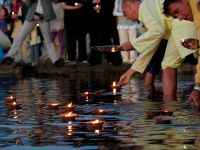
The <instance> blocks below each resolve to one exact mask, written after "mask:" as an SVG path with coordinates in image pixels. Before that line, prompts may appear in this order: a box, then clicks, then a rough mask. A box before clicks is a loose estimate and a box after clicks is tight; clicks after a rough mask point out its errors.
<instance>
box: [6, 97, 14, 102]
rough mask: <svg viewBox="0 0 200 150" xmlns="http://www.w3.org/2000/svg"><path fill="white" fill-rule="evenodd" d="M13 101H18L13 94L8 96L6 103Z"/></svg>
mask: <svg viewBox="0 0 200 150" xmlns="http://www.w3.org/2000/svg"><path fill="white" fill-rule="evenodd" d="M13 102H16V97H14V96H12V95H11V96H9V97H7V98H6V103H13Z"/></svg>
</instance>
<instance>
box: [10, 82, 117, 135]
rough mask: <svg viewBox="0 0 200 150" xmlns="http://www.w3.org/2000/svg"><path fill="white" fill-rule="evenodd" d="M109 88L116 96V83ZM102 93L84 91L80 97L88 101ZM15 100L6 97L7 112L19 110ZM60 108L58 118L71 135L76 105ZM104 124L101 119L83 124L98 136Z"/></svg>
mask: <svg viewBox="0 0 200 150" xmlns="http://www.w3.org/2000/svg"><path fill="white" fill-rule="evenodd" d="M111 87H112V92H113V95H116V93H117V87H116V82H113V83H112V85H111ZM103 92H104V90H99V91H96V92H94V93H92V92H88V91H86V92H84V93H81V97H84V98H85V99H86V101H88V100H89V97H90V96H91V95H92V94H96V95H101V94H102V93H103ZM16 100H17V99H16V97H15V96H13V95H11V96H8V97H6V104H7V105H8V108H9V110H16V109H19V108H20V104H18V103H17V101H16ZM47 107H48V109H49V110H57V109H59V108H60V107H61V103H57V102H54V103H49V104H47ZM62 108H63V110H64V111H63V113H61V114H60V117H61V118H62V121H63V122H68V126H67V131H69V132H70V133H71V132H72V125H71V121H75V119H76V117H78V114H76V113H75V112H74V110H75V108H76V105H73V104H72V102H71V103H69V104H67V105H65V106H62ZM92 114H93V115H105V114H106V111H105V110H103V109H96V110H94V111H92ZM104 123H105V121H104V120H102V119H93V120H90V121H87V122H86V123H85V124H86V126H87V128H88V129H89V130H90V131H94V132H95V133H98V134H99V132H100V131H102V130H103V124H104Z"/></svg>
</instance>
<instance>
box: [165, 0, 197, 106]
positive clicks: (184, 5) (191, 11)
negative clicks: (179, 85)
mask: <svg viewBox="0 0 200 150" xmlns="http://www.w3.org/2000/svg"><path fill="white" fill-rule="evenodd" d="M164 13H165V15H167V16H169V15H170V16H172V17H174V18H178V19H179V20H188V21H191V22H194V24H195V25H196V28H197V39H198V40H200V1H198V0H165V2H164ZM180 27H181V26H180ZM183 32H184V30H183ZM186 38H187V37H186ZM188 38H189V37H188ZM186 41H187V40H186ZM183 44H184V43H183ZM195 44H197V43H195ZM184 46H186V47H188V48H192V47H191V46H193V44H192V43H189V44H188V45H184ZM198 48H200V46H199V44H197V45H196V46H195V47H193V49H198ZM197 53H198V64H197V68H196V69H197V73H196V75H195V86H194V88H193V91H192V93H191V94H190V100H191V101H192V102H194V104H195V105H196V106H200V51H199V50H198V51H197Z"/></svg>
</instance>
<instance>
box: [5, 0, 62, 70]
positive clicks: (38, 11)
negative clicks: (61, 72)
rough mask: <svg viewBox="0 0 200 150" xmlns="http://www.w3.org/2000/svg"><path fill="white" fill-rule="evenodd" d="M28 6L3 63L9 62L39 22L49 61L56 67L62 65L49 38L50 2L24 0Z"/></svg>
mask: <svg viewBox="0 0 200 150" xmlns="http://www.w3.org/2000/svg"><path fill="white" fill-rule="evenodd" d="M26 4H27V6H28V12H27V15H26V19H25V22H24V24H23V26H22V29H21V31H20V33H19V34H18V36H17V38H16V40H15V41H14V43H13V44H12V46H11V49H10V50H9V51H8V53H7V54H6V58H5V59H4V63H6V64H11V63H12V62H13V57H14V56H15V55H16V53H17V52H18V50H19V48H20V47H21V44H22V42H23V41H24V40H25V38H26V37H27V36H28V35H29V34H30V33H31V31H32V30H33V28H34V26H35V25H36V23H37V22H39V23H40V29H41V33H42V36H43V38H44V43H45V46H46V49H47V51H48V54H49V56H50V58H51V61H52V62H53V63H54V64H55V66H56V67H61V66H63V65H64V61H63V60H62V59H59V58H58V56H57V55H56V52H55V47H54V44H53V42H52V41H51V38H50V20H52V19H54V18H55V14H54V11H53V7H52V3H51V1H50V0H26Z"/></svg>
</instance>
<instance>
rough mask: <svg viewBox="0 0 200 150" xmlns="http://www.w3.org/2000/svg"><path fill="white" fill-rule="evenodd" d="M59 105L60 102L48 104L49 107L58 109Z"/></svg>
mask: <svg viewBox="0 0 200 150" xmlns="http://www.w3.org/2000/svg"><path fill="white" fill-rule="evenodd" d="M59 106H60V103H52V104H49V105H48V107H49V109H58V108H59Z"/></svg>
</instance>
